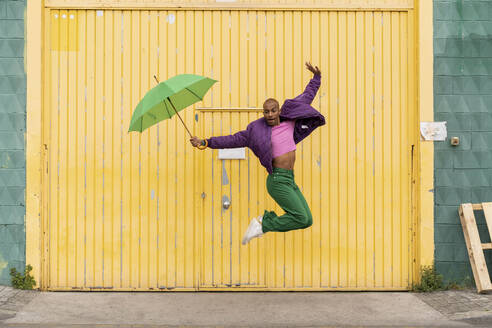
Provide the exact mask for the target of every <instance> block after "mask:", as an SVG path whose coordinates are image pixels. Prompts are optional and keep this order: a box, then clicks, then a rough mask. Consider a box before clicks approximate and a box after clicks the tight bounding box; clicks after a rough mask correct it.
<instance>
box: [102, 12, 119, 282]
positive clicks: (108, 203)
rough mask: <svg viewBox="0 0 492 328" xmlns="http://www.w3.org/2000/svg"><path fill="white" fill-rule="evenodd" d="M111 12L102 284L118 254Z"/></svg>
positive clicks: (107, 19) (110, 16)
mask: <svg viewBox="0 0 492 328" xmlns="http://www.w3.org/2000/svg"><path fill="white" fill-rule="evenodd" d="M113 20H114V12H113V11H111V10H107V11H105V15H104V71H103V72H101V73H102V74H103V76H104V104H103V108H104V110H103V113H102V114H103V116H102V120H103V122H104V123H103V139H102V142H103V143H104V148H103V177H104V178H103V179H104V180H103V199H104V202H103V211H104V212H103V240H104V242H103V245H102V246H103V247H102V251H103V254H104V255H103V266H104V267H103V286H104V287H114V285H113V284H114V266H113V260H114V259H115V258H117V257H118V255H117V253H113V242H114V240H113V227H114V220H115V213H114V211H113V202H114V193H115V190H114V189H113V170H114V169H115V168H114V161H113V156H114V151H115V147H114V146H115V145H114V138H113V136H114V132H115V131H114V130H113V120H114V119H115V115H114V114H115V110H114V98H113V88H114V80H115V79H114V72H113V70H114V67H113V66H114V56H113V52H114V51H116V49H117V48H116V47H115V45H114V31H113Z"/></svg>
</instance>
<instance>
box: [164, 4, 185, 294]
mask: <svg viewBox="0 0 492 328" xmlns="http://www.w3.org/2000/svg"><path fill="white" fill-rule="evenodd" d="M176 14H177V12H176V11H169V12H168V17H169V19H168V24H169V25H168V34H167V49H168V63H167V65H168V66H167V74H168V75H167V76H166V79H168V78H169V77H171V76H174V75H176V74H178V71H177V40H176V38H177V33H178V32H177V26H176V25H177V24H176ZM180 124H181V123H180ZM176 130H177V120H171V121H170V122H169V123H168V125H167V138H166V140H176V137H177V132H176ZM168 146H169V148H168V152H167V163H169V166H168V168H167V169H168V170H167V172H168V177H169V178H168V180H167V192H168V198H167V209H168V212H167V220H168V226H167V229H168V230H167V233H168V235H167V247H168V256H169V258H168V263H167V279H168V287H176V286H177V279H178V277H177V272H178V259H177V257H178V253H177V238H178V237H177V220H178V218H177V215H178V213H177V206H176V203H177V198H176V197H177V195H176V193H177V184H178V183H179V181H178V178H177V162H176V161H177V159H176V153H177V151H178V148H177V146H176V143H174V142H173V143H168Z"/></svg>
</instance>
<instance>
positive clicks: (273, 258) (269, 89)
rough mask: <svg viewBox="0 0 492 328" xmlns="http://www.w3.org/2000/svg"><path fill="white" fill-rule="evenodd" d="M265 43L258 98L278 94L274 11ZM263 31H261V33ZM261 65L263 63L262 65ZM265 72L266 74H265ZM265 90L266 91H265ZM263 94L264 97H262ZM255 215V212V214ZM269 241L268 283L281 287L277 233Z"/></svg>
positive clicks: (263, 203)
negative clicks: (263, 81) (262, 84)
mask: <svg viewBox="0 0 492 328" xmlns="http://www.w3.org/2000/svg"><path fill="white" fill-rule="evenodd" d="M264 15H265V22H264V24H265V28H264V31H265V43H264V45H263V47H264V49H265V50H264V52H262V53H263V54H264V56H265V58H266V59H265V68H264V71H263V69H262V70H261V71H260V72H261V74H260V75H259V79H260V81H261V80H262V78H264V80H265V85H264V86H265V88H264V89H258V90H259V91H260V92H259V93H258V98H259V99H267V98H272V97H273V98H274V97H275V96H276V94H275V86H276V84H277V83H276V80H277V79H276V77H275V61H276V58H277V54H276V53H275V49H276V47H275V20H274V19H275V17H274V13H273V12H265V13H264ZM261 34H262V33H260V35H261ZM262 57H263V56H258V59H259V61H263V58H262ZM260 66H261V65H260ZM263 73H264V75H263ZM263 90H265V91H264V93H263ZM262 96H263V97H262ZM261 106H263V103H261ZM250 154H251V155H250V156H251V158H252V161H254V162H256V161H257V159H256V158H255V157H254V156H253V154H252V153H251V152H250ZM253 165H255V171H254V173H257V175H256V176H257V184H256V189H253V192H257V195H258V212H259V213H260V214H261V213H263V211H264V210H268V211H271V210H272V209H271V208H269V207H268V205H269V204H270V196H269V195H268V194H267V191H266V188H265V176H266V173H264V171H265V170H264V168H263V167H262V166H260V165H258V162H256V163H254V164H253ZM253 215H254V214H253ZM267 237H268V238H270V239H269V243H268V250H269V251H268V252H267V260H266V261H267V263H268V269H267V272H268V273H267V277H268V278H267V285H268V286H272V287H280V286H282V285H283V283H281V282H279V279H278V277H277V274H276V273H277V270H278V269H280V270H282V269H283V267H278V265H277V250H276V245H277V236H276V235H275V234H273V235H270V236H268V234H267Z"/></svg>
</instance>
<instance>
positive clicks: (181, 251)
mask: <svg viewBox="0 0 492 328" xmlns="http://www.w3.org/2000/svg"><path fill="white" fill-rule="evenodd" d="M174 24H175V25H176V31H177V34H176V40H177V42H176V74H183V73H185V58H186V48H185V47H186V46H185V27H186V25H185V24H186V22H185V12H184V11H182V10H180V11H177V12H176V22H175V23H174ZM183 116H184V117H183ZM182 118H183V120H185V119H186V113H184V115H182ZM175 121H176V123H177V126H176V132H175V134H174V140H175V144H176V164H177V165H176V200H175V203H174V204H175V205H174V206H175V207H176V219H177V220H176V260H177V261H176V273H177V274H176V285H177V286H180V287H184V286H185V276H186V258H185V254H186V252H187V248H188V245H186V235H185V234H186V231H187V227H186V225H188V224H189V221H187V220H188V217H187V216H186V215H187V209H186V208H185V207H187V206H181V204H182V203H183V200H184V197H185V189H186V186H185V183H186V181H185V180H184V179H183V177H184V176H185V174H184V173H185V165H186V162H188V160H187V158H186V157H187V156H186V152H185V145H184V139H185V137H186V133H187V132H186V129H185V128H184V126H183V124H182V123H181V122H180V120H179V119H177V120H175ZM185 161H186V162H185ZM188 172H189V171H188ZM185 221H187V224H186V225H185Z"/></svg>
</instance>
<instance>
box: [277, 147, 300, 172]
mask: <svg viewBox="0 0 492 328" xmlns="http://www.w3.org/2000/svg"><path fill="white" fill-rule="evenodd" d="M295 162H296V151H295V150H293V151H289V152H288V153H285V154H283V155H280V156H278V157H275V158H274V159H273V162H272V164H273V167H278V168H280V169H286V170H293V169H294V163H295Z"/></svg>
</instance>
